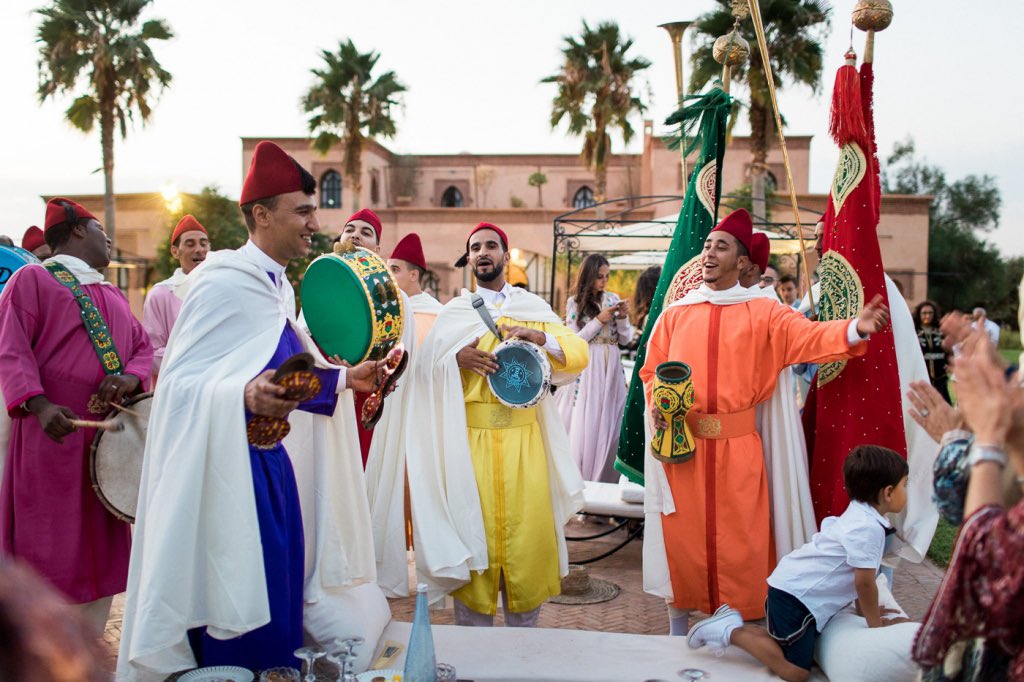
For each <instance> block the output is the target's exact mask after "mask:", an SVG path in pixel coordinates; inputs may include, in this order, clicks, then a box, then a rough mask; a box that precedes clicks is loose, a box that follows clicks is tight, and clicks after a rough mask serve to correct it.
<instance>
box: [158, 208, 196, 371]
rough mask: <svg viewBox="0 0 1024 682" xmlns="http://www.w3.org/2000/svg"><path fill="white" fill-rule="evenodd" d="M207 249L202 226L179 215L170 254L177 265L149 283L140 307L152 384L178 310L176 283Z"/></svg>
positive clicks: (178, 301)
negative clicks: (150, 352) (149, 351)
mask: <svg viewBox="0 0 1024 682" xmlns="http://www.w3.org/2000/svg"><path fill="white" fill-rule="evenodd" d="M209 251H210V236H209V234H207V232H206V228H205V227H203V226H202V224H201V223H200V222H199V221H198V220H196V218H195V216H193V215H192V214H188V215H185V216H184V217H182V219H181V220H179V221H178V224H177V225H176V226H175V227H174V231H173V232H172V233H171V256H172V257H173V258H174V259H175V260H177V261H178V266H179V267H178V268H177V269H176V270H175V271H174V274H173V275H171V276H170V277H168V278H167V279H165V280H163V281H162V282H157V283H156V284H154V285H153V288H152V289H150V290H149V293H148V294H147V295H146V304H145V306H144V307H143V309H142V326H144V327H145V328H146V331H147V332H148V333H149V341H150V343H152V344H153V383H154V385H155V384H156V377H157V374H159V373H160V363H162V362H163V359H164V349H165V348H166V347H167V339H169V338H171V330H172V329H173V328H174V321H175V320H177V319H178V313H179V312H180V311H181V297H180V296H178V295H177V290H178V287H180V286H181V284H182V282H184V281H185V276H186V275H188V273H190V272H192V271H193V270H195V268H196V266H197V265H199V264H200V263H202V262H203V261H204V260H205V259H206V254H207V253H208V252H209Z"/></svg>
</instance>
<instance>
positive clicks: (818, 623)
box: [686, 445, 909, 682]
mask: <svg viewBox="0 0 1024 682" xmlns="http://www.w3.org/2000/svg"><path fill="white" fill-rule="evenodd" d="M908 471H909V470H908V468H907V462H906V460H905V459H903V457H901V456H900V455H899V454H898V453H896V452H894V451H893V450H890V449H888V448H883V447H880V446H877V445H861V446H858V447H856V448H854V449H853V451H852V452H850V454H849V455H847V457H846V461H845V462H844V463H843V482H844V484H845V486H846V492H847V493H848V494H849V495H850V505H849V506H848V507H847V508H846V511H845V512H843V514H842V516H838V517H836V516H830V517H829V518H827V519H825V520H824V521H822V523H821V531H820V532H818V533H815V535H814V537H813V538H811V540H810V542H808V543H807V544H805V545H804V546H803V547H800V548H799V549H796V550H793V551H792V552H790V553H789V554H787V555H786V556H785V557H783V558H782V561H780V562H779V565H778V566H777V567H776V568H775V571H773V572H772V574H771V575H770V576H768V599H767V600H766V603H765V610H766V612H767V621H768V627H767V629H765V628H763V627H760V626H757V625H745V624H744V623H743V619H742V617H740V614H739V612H738V611H736V610H735V609H733V608H731V607H729V605H727V604H723V605H722V606H721V607H720V608H719V609H718V610H717V611H715V614H714V615H713V616H711V617H710V618H707V619H706V620H703V621H701V622H700V623H697V624H696V625H695V626H694V627H693V628H692V629H691V630H690V634H689V637H687V640H686V641H687V643H688V644H689V645H690V647H692V648H694V649H697V648H699V647H702V646H704V645H705V644H707V645H709V646H711V647H712V648H713V649H716V650H719V651H720V650H724V649H725V648H726V647H728V646H729V645H730V644H734V645H736V646H738V647H739V648H741V649H743V650H744V651H746V652H747V653H749V654H750V655H751V656H753V657H754V658H756V659H757V660H759V661H761V662H762V663H764V664H765V665H766V666H768V667H769V668H770V669H771V670H772V672H774V673H775V674H776V675H778V676H779V677H781V678H782V679H784V680H788V681H789V682H804V680H806V679H808V678H809V677H810V674H811V666H812V665H813V660H814V642H815V639H816V638H817V635H818V632H820V631H821V630H822V628H824V627H825V624H826V623H828V621H829V619H830V618H832V616H834V615H835V614H836V613H838V612H839V611H840V610H842V609H843V608H844V607H845V606H846V605H847V604H849V603H850V602H851V601H853V600H854V599H856V600H857V605H858V607H859V609H860V612H861V614H862V615H863V616H864V618H865V619H866V620H867V622H868V627H872V628H877V627H882V626H885V625H892V624H894V623H902V622H905V621H907V620H908V619H906V618H897V619H892V620H882V615H883V611H882V609H881V607H880V606H879V604H878V587H877V584H876V583H875V578H876V576H877V574H878V568H879V566H880V565H881V563H882V553H883V549H884V546H885V538H886V536H887V535H888V534H890V533H892V532H894V531H893V529H892V524H891V523H889V520H888V519H886V518H885V515H886V514H889V513H893V514H898V513H899V512H901V511H903V507H905V506H906V504H907V473H908Z"/></svg>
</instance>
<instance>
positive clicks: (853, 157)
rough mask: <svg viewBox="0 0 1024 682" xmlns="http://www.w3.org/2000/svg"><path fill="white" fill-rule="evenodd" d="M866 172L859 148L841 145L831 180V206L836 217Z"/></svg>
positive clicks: (866, 165)
mask: <svg viewBox="0 0 1024 682" xmlns="http://www.w3.org/2000/svg"><path fill="white" fill-rule="evenodd" d="M867 170H868V161H867V159H866V158H864V152H862V151H861V149H860V147H859V146H857V145H856V144H854V143H853V142H851V143H849V144H845V145H843V148H842V149H841V150H839V162H838V163H837V164H836V174H835V176H833V178H832V205H833V206H834V207H835V215H836V216H838V215H839V211H840V210H841V209H842V208H843V204H845V203H846V199H847V198H848V197H849V196H850V194H851V193H852V192H853V190H855V189H857V185H859V184H860V181H861V180H863V179H864V175H865V174H866V173H867Z"/></svg>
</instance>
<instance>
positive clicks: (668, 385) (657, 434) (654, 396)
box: [651, 362, 697, 464]
mask: <svg viewBox="0 0 1024 682" xmlns="http://www.w3.org/2000/svg"><path fill="white" fill-rule="evenodd" d="M691 407H693V379H692V378H691V373H690V366H689V365H687V364H686V363H685V362H663V363H661V364H660V365H658V368H657V369H656V370H655V371H654V389H653V390H652V391H651V409H654V410H658V411H659V412H661V415H662V416H663V417H664V418H665V421H666V422H668V428H667V429H655V430H654V437H653V438H652V439H651V454H652V455H654V457H655V458H656V459H659V460H661V461H662V462H667V463H669V464H678V463H679V462H686V461H689V460H690V459H691V458H693V455H694V453H695V452H696V451H697V444H696V442H695V441H694V439H693V433H692V432H691V431H690V427H689V425H688V424H687V423H686V415H687V413H688V412H689V411H690V408H691Z"/></svg>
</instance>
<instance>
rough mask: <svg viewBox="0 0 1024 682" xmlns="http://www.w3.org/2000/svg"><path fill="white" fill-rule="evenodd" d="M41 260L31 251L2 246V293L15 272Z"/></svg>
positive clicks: (0, 273)
mask: <svg viewBox="0 0 1024 682" xmlns="http://www.w3.org/2000/svg"><path fill="white" fill-rule="evenodd" d="M38 262H39V259H38V258H36V257H35V256H33V255H32V253H31V252H30V251H26V250H25V249H23V248H21V247H18V246H0V291H3V290H4V287H5V286H7V282H8V280H10V279H11V277H13V276H14V273H15V271H17V270H18V269H20V268H23V267H25V266H26V265H28V264H29V263H38Z"/></svg>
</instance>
